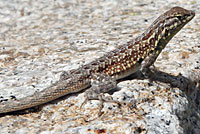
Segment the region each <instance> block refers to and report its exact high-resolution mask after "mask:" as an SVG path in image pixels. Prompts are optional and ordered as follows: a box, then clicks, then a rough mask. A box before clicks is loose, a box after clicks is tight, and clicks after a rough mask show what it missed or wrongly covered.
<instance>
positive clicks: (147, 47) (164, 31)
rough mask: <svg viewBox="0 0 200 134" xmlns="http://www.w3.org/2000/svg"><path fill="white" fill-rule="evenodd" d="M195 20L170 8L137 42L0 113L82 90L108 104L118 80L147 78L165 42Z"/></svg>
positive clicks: (67, 74)
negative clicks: (134, 76) (136, 76)
mask: <svg viewBox="0 0 200 134" xmlns="http://www.w3.org/2000/svg"><path fill="white" fill-rule="evenodd" d="M194 16H195V12H194V11H192V10H186V9H184V8H182V7H173V8H171V9H170V10H168V11H166V12H165V13H163V14H162V15H160V16H159V17H158V18H157V19H156V20H155V21H154V22H153V23H152V25H150V27H149V28H148V29H147V30H146V31H145V32H144V33H142V34H141V35H140V36H138V37H137V38H135V39H133V40H131V41H129V42H127V43H125V44H122V45H120V46H119V47H118V48H116V49H114V50H112V51H110V52H108V53H106V54H104V55H103V56H102V57H100V58H98V59H96V60H94V61H92V62H90V63H88V64H86V65H82V66H80V67H79V68H78V69H73V70H70V71H67V72H65V71H63V73H62V74H61V76H60V79H59V80H58V81H56V82H55V83H53V84H52V85H50V86H49V87H47V88H45V89H43V90H42V91H40V92H36V93H34V94H33V95H30V96H27V97H24V98H21V99H18V100H15V101H7V102H2V103H0V113H9V112H14V111H19V110H24V109H27V108H31V107H35V106H38V105H41V104H44V103H47V102H50V101H52V100H55V99H57V98H60V97H62V96H65V95H68V94H71V93H76V92H79V91H82V90H86V91H85V97H86V100H93V99H97V100H101V101H107V100H108V99H106V97H104V93H105V92H108V91H110V90H111V89H113V88H116V87H117V83H118V82H119V80H121V79H123V78H126V77H128V76H130V75H132V74H134V73H136V72H138V71H141V72H143V73H144V75H145V74H147V75H148V68H149V67H150V66H152V65H153V64H154V62H155V61H156V59H157V57H158V56H159V54H160V53H161V51H162V50H163V49H164V48H165V46H166V45H167V44H168V42H169V41H170V40H171V39H172V38H173V37H174V35H176V33H178V32H179V31H180V30H181V29H182V28H183V27H184V26H185V25H186V24H187V23H188V22H189V21H191V20H192V18H193V17H194ZM113 101H114V100H113Z"/></svg>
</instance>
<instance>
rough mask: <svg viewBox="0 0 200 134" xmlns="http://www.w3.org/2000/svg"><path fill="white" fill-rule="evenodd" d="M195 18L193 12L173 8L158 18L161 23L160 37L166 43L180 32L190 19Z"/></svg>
mask: <svg viewBox="0 0 200 134" xmlns="http://www.w3.org/2000/svg"><path fill="white" fill-rule="evenodd" d="M194 16H195V13H194V11H191V10H186V9H184V8H181V7H173V8H171V9H170V10H169V11H167V12H166V13H164V15H163V16H160V20H162V21H163V25H162V33H161V35H162V37H163V39H164V40H166V41H167V42H168V41H169V40H170V39H171V38H172V37H173V36H174V35H175V34H176V33H177V32H179V31H180V30H181V28H182V27H184V26H185V24H187V23H188V22H189V21H190V20H192V18H193V17H194Z"/></svg>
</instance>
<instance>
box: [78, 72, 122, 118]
mask: <svg viewBox="0 0 200 134" xmlns="http://www.w3.org/2000/svg"><path fill="white" fill-rule="evenodd" d="M116 87H117V82H116V80H115V79H113V78H111V77H110V76H109V75H106V74H93V75H92V76H91V87H90V88H89V89H87V91H86V92H85V101H84V102H83V103H82V104H81V107H82V106H83V105H84V104H85V103H87V101H90V100H99V101H100V108H99V113H98V116H101V115H102V112H101V110H102V108H103V103H104V102H110V103H117V104H118V105H120V103H119V102H118V101H116V100H113V98H112V97H105V96H104V93H107V92H109V91H110V90H112V89H114V88H116Z"/></svg>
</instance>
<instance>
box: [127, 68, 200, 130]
mask: <svg viewBox="0 0 200 134" xmlns="http://www.w3.org/2000/svg"><path fill="white" fill-rule="evenodd" d="M148 73H149V75H148V79H149V80H150V82H152V81H156V82H161V83H166V84H169V85H170V87H171V88H178V89H179V90H181V91H182V93H183V94H181V95H183V96H185V98H186V99H187V101H188V104H186V106H185V107H184V108H185V109H184V110H180V109H174V110H173V113H172V114H175V115H176V116H177V117H178V121H179V124H180V126H181V127H182V128H183V131H184V133H187V134H192V133H195V131H199V127H198V125H197V124H198V123H199V120H200V117H199V113H200V99H199V98H200V79H199V77H200V76H196V77H197V78H196V79H195V78H193V77H190V78H186V77H184V76H182V75H181V74H179V75H178V76H173V75H171V74H168V73H165V72H162V71H159V70H156V69H149V72H148ZM131 79H140V80H143V79H146V77H145V76H144V75H143V74H142V73H141V72H138V73H137V74H136V75H135V74H134V75H132V76H130V77H127V78H126V80H131ZM194 79H195V80H194ZM197 128H198V129H197Z"/></svg>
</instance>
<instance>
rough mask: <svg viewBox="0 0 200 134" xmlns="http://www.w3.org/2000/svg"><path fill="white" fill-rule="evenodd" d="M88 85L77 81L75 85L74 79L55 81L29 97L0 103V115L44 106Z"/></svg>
mask: <svg viewBox="0 0 200 134" xmlns="http://www.w3.org/2000/svg"><path fill="white" fill-rule="evenodd" d="M75 83H76V84H75ZM88 85H89V83H88V82H86V81H79V84H77V81H76V80H74V79H70V80H69V79H67V80H62V81H57V82H55V83H54V84H52V85H51V86H50V87H48V88H45V89H44V90H42V91H41V92H36V93H34V94H33V95H31V96H27V97H24V98H21V99H19V100H16V101H8V102H3V103H0V113H8V112H14V111H19V110H24V109H27V108H31V107H34V106H38V105H41V104H45V103H47V102H50V101H52V100H55V99H57V98H59V97H61V96H64V95H67V94H70V93H73V92H78V91H81V90H83V89H85V88H87V87H88Z"/></svg>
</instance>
